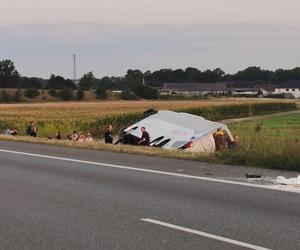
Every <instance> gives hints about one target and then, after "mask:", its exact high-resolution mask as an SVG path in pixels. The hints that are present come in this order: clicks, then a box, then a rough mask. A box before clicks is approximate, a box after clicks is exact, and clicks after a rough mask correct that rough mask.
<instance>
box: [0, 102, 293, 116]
mask: <svg viewBox="0 0 300 250" xmlns="http://www.w3.org/2000/svg"><path fill="white" fill-rule="evenodd" d="M266 102H284V101H283V100H281V99H257V98H255V99H254V98H253V99H251V98H247V99H246V98H221V99H213V100H205V101H204V100H197V101H102V102H56V103H31V104H24V103H23V104H1V105H0V120H1V118H5V120H6V121H8V120H20V119H21V120H24V121H31V120H38V121H47V120H68V121H73V120H93V119H98V118H100V117H103V116H110V115H120V114H124V113H133V112H141V111H144V110H146V109H148V108H154V109H169V110H175V109H186V108H195V107H211V106H222V105H234V104H244V103H266ZM285 102H294V101H293V100H292V101H291V100H288V101H285Z"/></svg>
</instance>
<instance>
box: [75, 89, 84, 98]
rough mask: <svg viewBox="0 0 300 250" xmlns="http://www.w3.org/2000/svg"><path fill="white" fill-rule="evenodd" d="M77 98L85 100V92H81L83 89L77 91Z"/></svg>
mask: <svg viewBox="0 0 300 250" xmlns="http://www.w3.org/2000/svg"><path fill="white" fill-rule="evenodd" d="M76 98H77V100H83V98H84V91H83V90H81V89H79V90H77V92H76Z"/></svg>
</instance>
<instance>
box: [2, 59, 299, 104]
mask: <svg viewBox="0 0 300 250" xmlns="http://www.w3.org/2000/svg"><path fill="white" fill-rule="evenodd" d="M224 81H226V82H228V81H240V82H249V81H251V82H255V83H257V84H259V83H268V84H280V83H283V82H288V81H300V67H296V68H294V69H290V70H289V69H287V70H286V69H277V70H275V71H271V70H264V69H261V68H260V67H248V68H246V69H244V70H241V71H238V72H237V73H235V74H226V73H225V72H224V71H223V70H222V69H221V68H216V69H213V70H209V69H208V70H204V71H201V70H199V69H197V68H193V67H188V68H186V69H176V70H172V69H160V70H157V71H153V72H151V71H146V72H142V71H141V70H132V69H129V70H128V71H127V72H126V75H125V76H122V77H116V76H111V77H109V76H105V77H103V78H101V79H98V78H96V77H95V76H94V74H93V73H92V72H88V73H86V74H84V76H83V77H82V78H81V79H80V80H79V82H78V84H77V85H76V84H75V83H74V81H72V80H70V79H65V78H64V77H62V76H57V75H54V74H52V75H51V76H50V78H49V79H47V80H45V79H41V78H36V77H25V76H21V75H20V74H19V72H18V71H17V69H16V68H15V65H14V62H13V61H11V60H2V61H0V88H17V89H49V90H52V93H54V90H60V91H61V90H64V91H65V92H67V90H79V91H80V92H79V94H78V95H79V97H80V96H81V95H82V92H83V91H84V90H94V91H95V93H96V96H97V97H99V98H105V95H106V94H105V93H106V92H105V91H106V90H121V91H122V98H123V99H137V98H145V99H156V98H158V97H159V93H158V90H157V87H162V86H163V84H164V83H216V82H224Z"/></svg>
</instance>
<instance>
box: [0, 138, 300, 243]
mask: <svg viewBox="0 0 300 250" xmlns="http://www.w3.org/2000/svg"><path fill="white" fill-rule="evenodd" d="M24 145H26V146H24ZM22 146H23V147H22ZM0 149H4V150H7V149H9V150H13V149H15V151H17V152H19V151H22V152H28V153H36V154H43V155H52V156H59V157H68V158H70V157H71V152H70V151H68V149H65V148H60V147H49V146H46V147H44V146H42V145H32V144H30V145H29V144H19V143H9V142H0ZM75 151H76V153H77V154H78V155H77V159H82V158H84V159H85V160H91V161H96V162H103V161H106V162H107V161H111V160H110V159H109V154H107V153H102V152H95V151H86V150H75ZM81 152H82V154H84V156H82V155H80V153H81ZM94 154H95V155H94ZM104 156H107V158H108V159H104ZM115 157H118V158H119V159H118V160H113V161H114V162H113V163H114V164H116V162H115V161H118V162H122V164H123V165H126V166H131V165H130V164H131V161H132V158H133V157H134V156H132V155H130V157H128V155H122V154H115ZM70 159H76V157H75V156H74V157H72V158H70ZM137 159H139V157H137ZM146 159H147V160H148V162H147V163H145V164H144V163H143V161H141V162H142V163H141V164H140V165H141V166H140V167H146V168H147V169H151V166H152V168H153V169H157V168H158V166H157V159H155V158H154V159H152V158H147V157H146V158H144V161H147V160H146ZM151 159H152V160H151ZM160 162H161V164H162V166H161V168H162V169H164V168H166V166H165V164H164V160H161V161H160ZM171 162H172V161H171ZM179 162H180V163H181V164H184V163H186V165H189V164H192V166H191V168H192V169H193V168H194V167H195V166H193V163H190V162H188V161H179ZM198 164H200V163H198ZM136 165H137V163H136ZM136 165H134V167H136ZM200 165H201V164H200ZM178 167H179V166H178ZM182 167H183V168H186V167H187V166H182ZM200 167H201V166H200ZM205 167H206V165H205ZM167 168H168V169H169V170H170V166H169V167H167ZM176 169H177V166H176ZM193 171H196V170H193ZM0 197H1V203H0V221H1V224H0V248H1V249H245V247H243V245H242V244H243V243H249V244H252V245H253V247H257V249H262V248H268V249H300V237H299V235H300V199H299V194H295V193H289V192H280V191H274V190H266V189H261V188H255V187H248V186H240V185H234V184H227V183H217V182H211V181H206V180H200V179H190V178H185V177H180V176H172V175H163V174H159V173H151V172H142V171H135V170H130V169H125V168H124V169H120V168H113V167H109V166H103V165H102V166H100V165H94V164H92V163H84V162H79V161H78V162H75V161H65V160H62V159H55V158H51V159H50V158H41V157H38V156H32V155H21V154H18V153H7V152H1V151H0ZM142 219H150V220H148V221H147V220H146V221H145V220H142ZM149 221H150V222H149ZM151 221H152V222H158V223H152V222H151ZM164 223H167V226H166V225H165V224H164ZM172 225H174V226H173V227H172ZM175 226H180V227H182V228H183V229H187V230H178V228H177V229H176V228H175ZM192 230H195V232H194V233H193V232H191V231H192ZM197 232H202V233H207V234H209V235H211V236H212V237H207V236H205V235H204V236H203V234H202V235H201V234H197ZM214 236H215V238H214ZM218 236H222V237H224V238H225V239H227V240H228V241H222V240H220V239H218V238H217V237H218ZM234 241H238V242H237V244H235V242H234Z"/></svg>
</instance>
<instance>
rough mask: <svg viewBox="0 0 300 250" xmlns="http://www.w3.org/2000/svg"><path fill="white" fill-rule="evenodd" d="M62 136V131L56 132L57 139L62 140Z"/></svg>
mask: <svg viewBox="0 0 300 250" xmlns="http://www.w3.org/2000/svg"><path fill="white" fill-rule="evenodd" d="M61 138H62V136H61V133H60V132H59V131H58V132H57V134H56V140H61Z"/></svg>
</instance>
